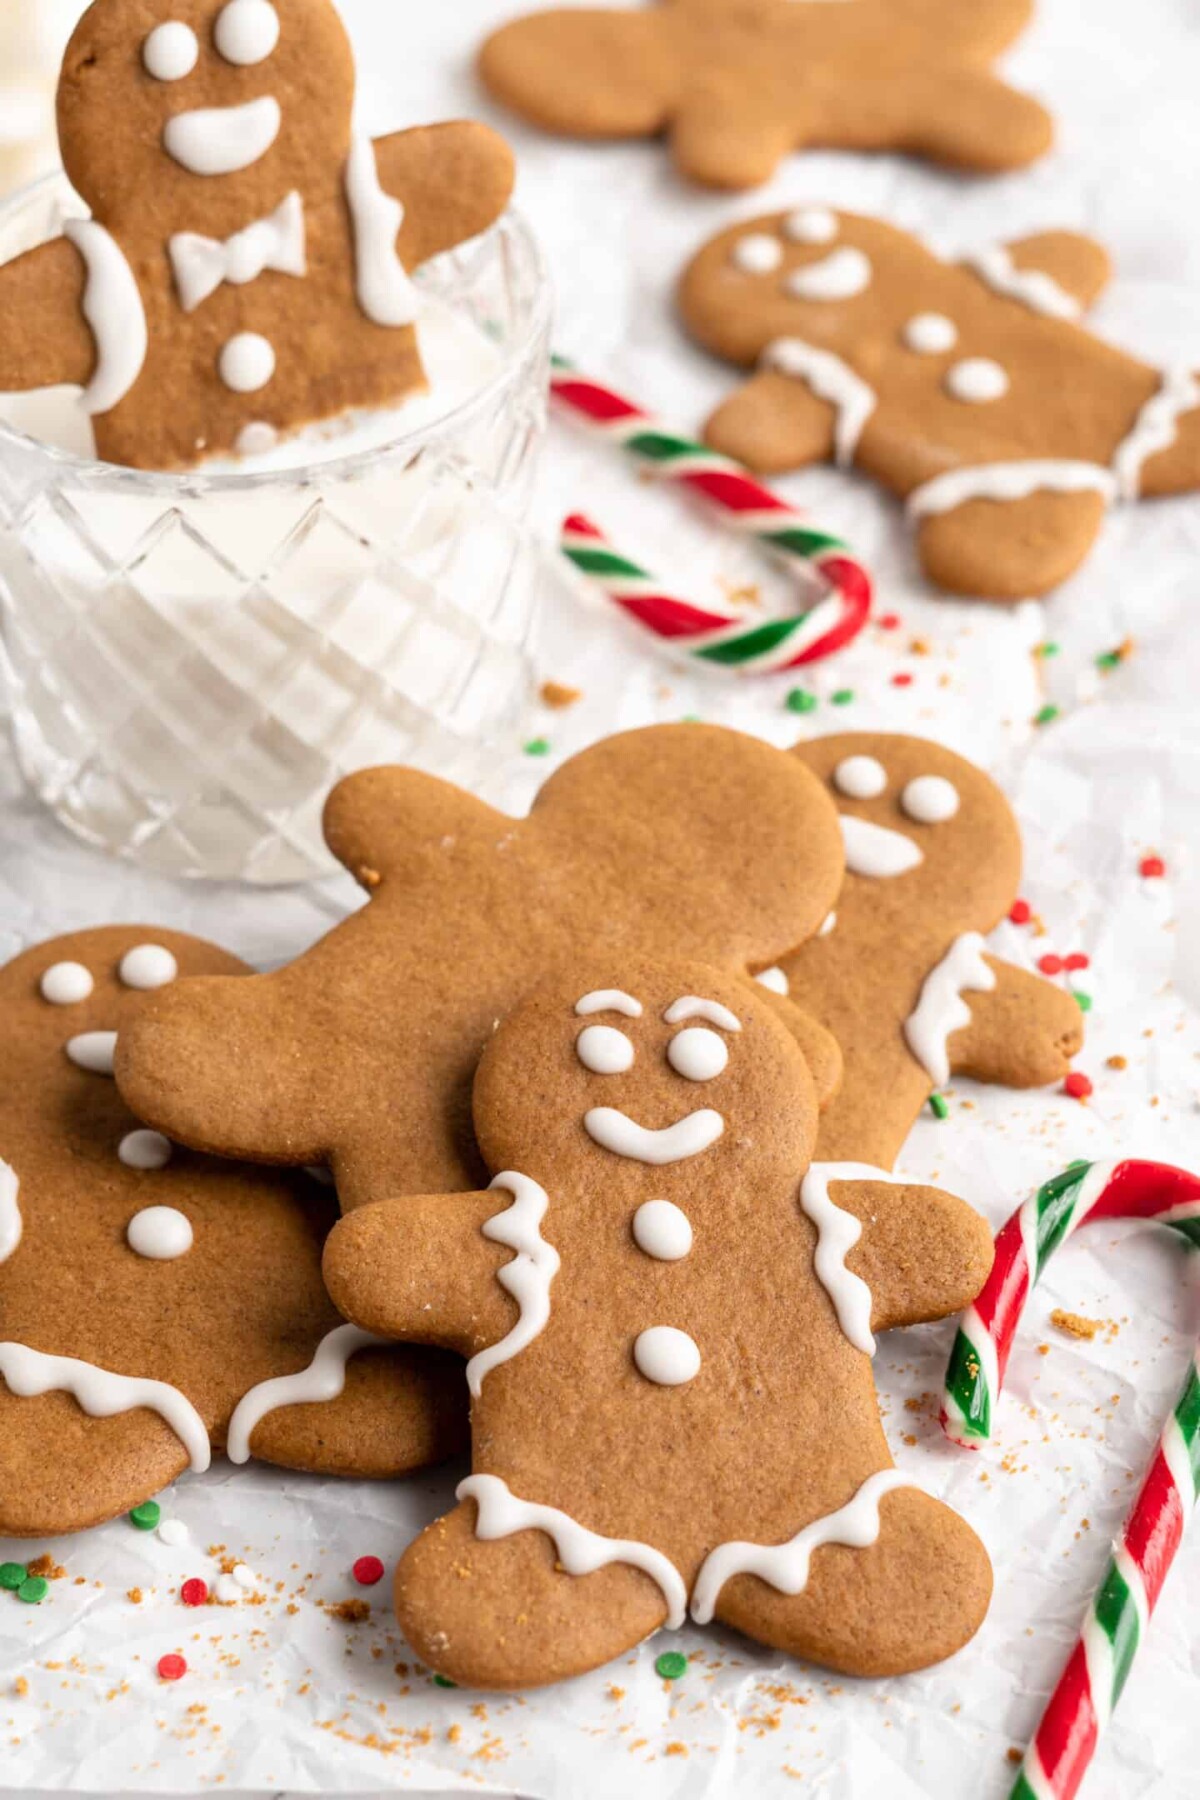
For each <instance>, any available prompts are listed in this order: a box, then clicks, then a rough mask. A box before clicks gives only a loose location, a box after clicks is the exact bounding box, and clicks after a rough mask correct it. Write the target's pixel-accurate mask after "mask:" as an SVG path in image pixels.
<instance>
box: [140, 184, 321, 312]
mask: <svg viewBox="0 0 1200 1800" xmlns="http://www.w3.org/2000/svg"><path fill="white" fill-rule="evenodd" d="M168 249H169V251H170V256H171V268H172V270H173V271H174V274H175V285H176V287H177V288H178V289H179V298H180V301H181V303H182V305H183V310H184V312H194V311H195V309H196V308H197V307H198V306H200V305H202V304H203V302H204V301H205V300H207V299H208V297H209V295H210V294H215V293H216V291H217V289H218V288H219V287H220V286H221V283H222V282H224V281H228V282H230V283H231V284H232V286H234V287H244V286H245V285H246V283H247V282H248V281H257V279H258V277H259V276H260V275H261V274H262V273H263V271H264V270H265V269H277V270H278V271H279V272H280V274H281V275H304V274H307V272H308V261H307V257H306V253H305V242H304V202H303V200H302V199H301V198H300V196H299V194H289V195H288V197H287V199H286V200H284V201H283V202H282V204H281V205H279V206H277V207H276V208H275V211H274V212H273V213H271V214H270V215H269V217H267V218H265V219H257V220H256V221H255V222H254V224H253V225H247V226H246V228H245V230H244V231H235V232H234V234H233V236H232V237H230V238H226V239H225V242H224V243H220V242H219V241H218V240H217V239H216V238H208V237H202V236H201V235H200V233H199V232H196V231H180V232H177V233H176V235H175V236H174V237H173V238H172V239H171V241H170V244H169V245H168Z"/></svg>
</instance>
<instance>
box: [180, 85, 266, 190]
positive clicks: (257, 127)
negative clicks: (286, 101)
mask: <svg viewBox="0 0 1200 1800" xmlns="http://www.w3.org/2000/svg"><path fill="white" fill-rule="evenodd" d="M282 123H283V113H282V112H281V110H280V106H279V102H278V100H275V99H273V98H272V97H271V95H269V94H264V95H263V96H262V97H261V99H258V100H249V101H247V102H246V104H245V105H244V106H212V107H204V108H201V109H200V110H198V111H196V112H184V113H176V115H175V117H174V118H173V119H168V120H167V123H166V126H165V127H164V129H163V147H164V148H165V150H166V152H167V155H168V156H170V157H173V158H174V160H175V161H176V162H177V163H178V164H179V166H180V168H183V169H187V170H188V171H189V172H190V173H191V174H193V175H236V174H237V173H238V172H239V171H240V170H242V169H249V168H252V167H253V165H254V164H255V163H256V162H259V161H260V160H261V158H262V157H264V156H265V155H266V154H267V151H268V150H269V149H270V148H271V145H272V144H273V143H274V142H275V139H276V138H277V137H278V136H279V127H280V125H281V124H282Z"/></svg>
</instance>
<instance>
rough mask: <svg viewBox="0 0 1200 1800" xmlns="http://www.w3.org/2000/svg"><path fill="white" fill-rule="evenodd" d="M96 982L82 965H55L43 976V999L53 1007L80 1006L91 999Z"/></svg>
mask: <svg viewBox="0 0 1200 1800" xmlns="http://www.w3.org/2000/svg"><path fill="white" fill-rule="evenodd" d="M95 986H96V984H95V982H94V981H93V980H92V977H91V974H90V972H89V971H88V970H87V969H85V968H84V966H83V964H82V963H75V962H61V963H55V965H54V967H53V968H52V969H47V970H46V973H45V974H44V975H43V976H42V999H43V1000H48V1001H49V1002H50V1004H51V1006H78V1005H79V1002H80V1001H81V1000H87V999H89V998H90V997H91V994H92V992H93V990H94V989H95Z"/></svg>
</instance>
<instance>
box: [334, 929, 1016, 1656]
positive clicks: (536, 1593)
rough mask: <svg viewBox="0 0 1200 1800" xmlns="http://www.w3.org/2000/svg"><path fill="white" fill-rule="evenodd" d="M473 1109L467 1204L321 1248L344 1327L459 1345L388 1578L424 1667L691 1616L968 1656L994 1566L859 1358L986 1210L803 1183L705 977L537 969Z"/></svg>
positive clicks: (801, 1641)
mask: <svg viewBox="0 0 1200 1800" xmlns="http://www.w3.org/2000/svg"><path fill="white" fill-rule="evenodd" d="M474 1116H475V1125H476V1130H477V1132H478V1136H479V1144H480V1148H481V1150H482V1152H483V1156H484V1159H485V1161H486V1164H487V1167H488V1169H489V1170H490V1171H493V1172H494V1175H493V1179H492V1182H491V1185H490V1187H488V1188H487V1189H486V1191H480V1192H478V1193H470V1194H462V1193H459V1194H444V1195H438V1196H433V1197H428V1196H427V1197H424V1198H405V1197H399V1196H398V1197H396V1198H394V1199H392V1200H388V1201H384V1202H382V1203H381V1204H379V1205H376V1206H370V1207H365V1208H363V1209H361V1210H360V1211H359V1212H357V1213H355V1214H354V1215H353V1216H352V1217H350V1218H347V1219H344V1220H343V1221H342V1223H341V1224H340V1225H338V1226H337V1227H336V1229H335V1230H334V1232H333V1234H332V1236H331V1238H330V1240H329V1243H328V1245H327V1247H326V1253H325V1274H326V1280H327V1282H328V1285H329V1289H330V1292H331V1294H332V1295H333V1297H334V1299H335V1300H336V1301H337V1303H338V1305H339V1306H340V1307H341V1308H342V1310H343V1311H344V1312H345V1313H346V1314H347V1315H348V1316H349V1317H350V1318H352V1319H353V1320H355V1321H356V1323H358V1324H359V1325H360V1326H361V1327H362V1328H363V1329H365V1330H369V1331H373V1332H380V1333H383V1334H384V1335H388V1336H395V1337H398V1338H403V1339H407V1340H412V1341H416V1342H419V1343H422V1344H434V1345H441V1346H444V1347H447V1348H453V1349H455V1350H457V1351H459V1352H461V1353H462V1354H464V1355H467V1356H469V1357H470V1359H471V1360H470V1361H469V1363H468V1365H467V1381H468V1384H469V1386H470V1389H471V1393H472V1399H473V1408H472V1433H473V1442H474V1458H473V1468H472V1473H471V1475H470V1476H469V1477H468V1478H467V1479H466V1480H465V1481H463V1482H462V1484H461V1485H460V1487H459V1489H458V1499H459V1502H460V1504H459V1506H458V1508H457V1510H456V1511H454V1512H452V1513H451V1514H449V1516H448V1517H446V1518H443V1519H440V1520H438V1521H437V1523H436V1524H434V1525H432V1526H430V1527H429V1529H428V1530H427V1531H425V1532H424V1533H423V1535H422V1536H421V1537H420V1538H418V1539H417V1541H416V1543H415V1544H413V1545H412V1546H411V1547H410V1548H409V1549H408V1550H407V1551H406V1553H405V1555H404V1556H403V1557H402V1559H401V1561H400V1565H399V1568H398V1570H397V1574H396V1604H397V1610H398V1614H399V1618H400V1623H401V1626H402V1628H403V1630H404V1632H405V1635H406V1636H407V1638H408V1640H409V1642H410V1643H411V1644H412V1646H413V1648H414V1650H415V1651H416V1652H417V1654H418V1655H419V1656H420V1657H421V1659H422V1661H424V1662H426V1663H428V1664H429V1665H430V1666H431V1667H433V1668H434V1669H436V1670H438V1671H439V1672H440V1673H442V1674H443V1675H445V1676H448V1677H450V1678H451V1679H452V1680H454V1681H456V1682H458V1683H461V1684H463V1685H467V1686H473V1687H483V1688H503V1689H506V1688H514V1687H517V1688H519V1687H529V1686H533V1685H537V1684H540V1683H544V1682H550V1681H557V1680H562V1679H565V1678H567V1677H569V1676H573V1675H577V1674H580V1673H582V1672H583V1671H585V1670H587V1669H592V1668H595V1667H597V1666H599V1665H600V1664H602V1663H605V1662H607V1661H609V1660H610V1659H611V1658H612V1657H615V1656H619V1655H621V1654H623V1653H624V1652H626V1651H628V1650H630V1649H631V1648H632V1647H633V1646H634V1645H635V1644H637V1643H638V1642H640V1641H641V1639H643V1638H645V1637H647V1636H648V1635H649V1634H650V1633H651V1632H654V1631H656V1630H657V1629H658V1628H659V1627H660V1626H662V1625H670V1626H679V1625H681V1624H682V1623H683V1622H684V1620H685V1618H686V1617H687V1615H688V1612H689V1609H690V1612H691V1616H692V1617H693V1619H695V1620H696V1621H697V1622H698V1623H701V1624H703V1623H706V1622H707V1621H709V1620H710V1619H713V1618H716V1619H719V1620H721V1621H722V1622H723V1623H725V1624H727V1625H732V1626H735V1627H736V1628H737V1629H738V1630H740V1631H743V1632H745V1633H746V1634H747V1635H748V1636H750V1637H753V1638H756V1639H758V1640H759V1641H760V1642H762V1643H765V1644H769V1645H772V1646H773V1647H775V1648H777V1649H780V1650H784V1651H787V1652H789V1653H790V1654H792V1655H794V1656H799V1657H804V1658H805V1659H807V1660H810V1661H814V1662H818V1663H823V1664H825V1665H826V1666H828V1667H830V1668H835V1669H844V1670H847V1671H849V1672H851V1673H854V1674H895V1673H899V1672H902V1671H905V1670H909V1669H916V1668H921V1667H924V1666H925V1665H927V1664H929V1663H933V1662H936V1661H938V1660H939V1659H940V1658H942V1657H945V1656H949V1655H950V1654H952V1652H953V1651H955V1650H957V1649H958V1648H959V1647H960V1646H961V1645H962V1644H964V1643H965V1642H966V1641H967V1639H968V1638H969V1637H970V1636H971V1635H972V1633H973V1632H974V1631H975V1629H976V1628H977V1626H978V1625H979V1622H980V1620H981V1619H982V1617H983V1614H984V1611H985V1609H986V1607H987V1603H988V1597H989V1593H990V1588H991V1574H990V1569H989V1566H988V1559H987V1556H986V1554H985V1552H984V1550H983V1547H982V1545H981V1544H980V1543H979V1541H978V1539H977V1538H976V1537H975V1535H974V1533H973V1532H972V1531H971V1530H970V1529H969V1528H968V1527H967V1525H966V1524H965V1523H964V1522H963V1521H962V1520H961V1519H960V1518H958V1517H957V1516H956V1515H955V1514H954V1513H953V1512H951V1511H950V1510H949V1509H948V1508H947V1507H945V1506H943V1505H942V1504H940V1503H939V1502H938V1501H936V1500H933V1499H931V1498H930V1497H929V1496H928V1495H926V1494H924V1493H922V1492H921V1491H920V1489H919V1488H918V1487H917V1486H916V1485H915V1484H914V1482H913V1481H912V1480H910V1479H909V1478H908V1477H907V1476H905V1475H902V1474H901V1473H900V1472H898V1471H897V1470H896V1469H895V1468H894V1467H893V1466H892V1461H891V1457H890V1455H889V1453H888V1447H887V1443H886V1441H885V1439H884V1436H883V1431H882V1429H881V1426H880V1421H879V1412H878V1407H877V1403H876V1397H875V1388H874V1383H873V1380H872V1375H871V1363H870V1357H871V1354H872V1352H873V1350H874V1348H875V1337H874V1334H875V1333H876V1332H878V1331H880V1330H884V1329H888V1328H891V1327H893V1326H897V1325H906V1324H913V1323H916V1322H918V1321H921V1320H929V1319H938V1318H942V1317H944V1316H946V1315H948V1314H950V1313H953V1312H955V1311H956V1310H957V1309H958V1308H959V1307H961V1306H963V1305H964V1304H966V1303H967V1302H969V1301H970V1300H971V1299H972V1298H973V1297H974V1295H975V1294H976V1293H977V1292H978V1290H979V1288H980V1286H981V1284H982V1283H983V1281H984V1279H985V1278H986V1275H987V1272H988V1270H989V1268H990V1264H991V1257H992V1249H991V1241H990V1238H989V1234H988V1230H987V1227H986V1225H985V1224H984V1222H983V1220H982V1219H980V1218H978V1217H977V1216H976V1215H975V1214H974V1213H973V1212H972V1211H971V1209H970V1208H969V1207H967V1206H965V1205H964V1204H963V1203H962V1202H961V1201H959V1200H956V1199H954V1198H952V1197H951V1196H950V1195H949V1194H945V1193H940V1192H938V1191H937V1190H936V1189H933V1188H927V1187H922V1186H919V1185H917V1184H915V1183H912V1182H908V1181H905V1180H903V1179H902V1178H897V1177H893V1176H891V1175H889V1174H888V1173H886V1172H884V1171H880V1170H875V1169H871V1168H868V1167H864V1166H862V1165H861V1164H858V1163H854V1164H832V1165H830V1164H824V1165H819V1164H814V1163H812V1156H813V1148H814V1143H815V1141H816V1130H817V1105H816V1095H815V1091H814V1087H813V1083H812V1079H811V1076H810V1075H809V1072H808V1069H807V1067H806V1065H805V1061H804V1057H803V1054H802V1052H801V1050H800V1049H799V1047H798V1045H797V1043H796V1041H795V1039H794V1037H792V1036H791V1035H790V1034H789V1033H788V1032H787V1030H786V1029H784V1028H783V1026H782V1025H781V1023H780V1021H779V1018H778V1016H777V1015H776V1014H775V1012H774V1010H773V1008H772V1007H771V1006H770V1004H769V1000H768V996H767V995H766V994H765V993H764V992H763V991H762V990H761V989H759V990H758V991H757V992H756V991H754V990H753V989H752V988H750V987H748V986H747V985H746V984H745V983H743V982H741V981H740V980H738V979H737V978H735V977H734V976H732V975H730V974H729V973H726V972H717V971H715V970H713V969H711V968H707V967H705V966H704V965H703V964H702V963H696V962H692V961H674V960H673V961H666V962H659V961H652V960H646V959H643V958H640V957H631V956H630V955H629V954H627V953H625V954H621V953H616V952H607V953H605V952H601V953H593V954H592V955H591V956H590V957H589V958H587V959H585V960H583V961H581V962H580V963H578V964H577V965H575V967H574V968H573V970H571V971H564V972H562V973H560V975H559V976H558V978H557V979H555V980H554V981H552V982H550V983H548V984H547V985H545V986H544V987H542V988H541V989H539V990H538V991H537V992H536V994H534V995H533V996H531V997H529V998H527V999H526V1000H525V1001H524V1002H523V1003H522V1004H521V1005H520V1006H519V1007H518V1008H517V1010H516V1012H515V1013H514V1014H513V1015H512V1016H511V1017H510V1018H508V1019H507V1020H506V1021H505V1022H504V1023H503V1024H502V1025H501V1026H500V1027H499V1029H498V1030H497V1032H496V1034H495V1035H494V1037H493V1038H492V1039H491V1041H490V1043H489V1044H488V1047H487V1049H486V1051H485V1052H484V1055H483V1059H482V1061H481V1063H480V1066H479V1072H478V1076H477V1078H476V1082H475V1098H474Z"/></svg>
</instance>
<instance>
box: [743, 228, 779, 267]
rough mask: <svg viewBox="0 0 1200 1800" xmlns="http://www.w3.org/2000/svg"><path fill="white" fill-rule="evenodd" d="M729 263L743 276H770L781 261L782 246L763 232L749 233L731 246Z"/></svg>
mask: <svg viewBox="0 0 1200 1800" xmlns="http://www.w3.org/2000/svg"><path fill="white" fill-rule="evenodd" d="M731 261H732V262H733V265H734V267H735V268H737V269H741V271H742V273H743V274H744V275H770V274H771V272H772V270H774V269H777V268H778V267H779V265H780V263H781V262H782V261H783V245H782V244H781V243H780V242H779V239H778V238H773V237H768V236H767V233H766V232H765V231H751V232H748V233H747V235H746V236H745V237H743V238H739V239H738V241H737V243H736V244H735V245H734V246H733V255H732V258H731Z"/></svg>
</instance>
